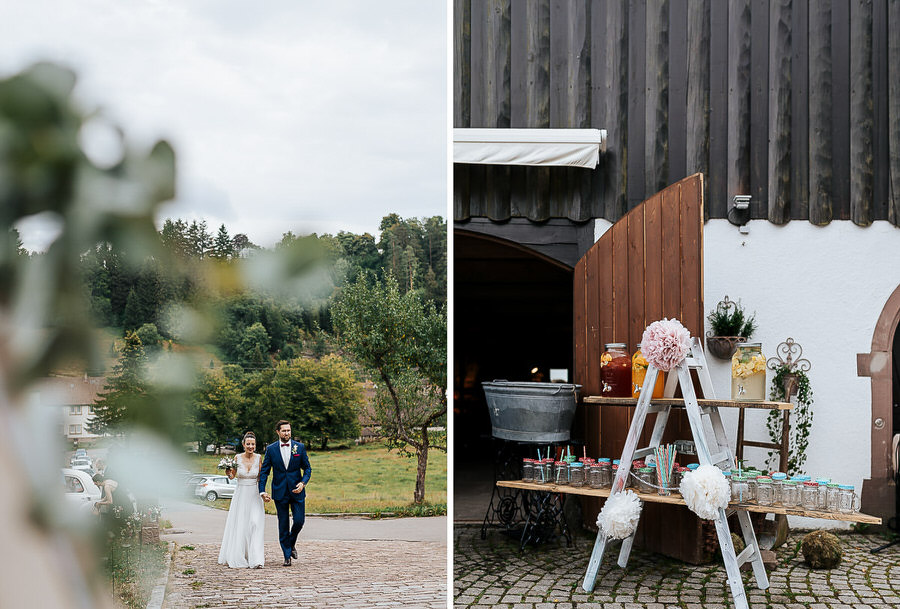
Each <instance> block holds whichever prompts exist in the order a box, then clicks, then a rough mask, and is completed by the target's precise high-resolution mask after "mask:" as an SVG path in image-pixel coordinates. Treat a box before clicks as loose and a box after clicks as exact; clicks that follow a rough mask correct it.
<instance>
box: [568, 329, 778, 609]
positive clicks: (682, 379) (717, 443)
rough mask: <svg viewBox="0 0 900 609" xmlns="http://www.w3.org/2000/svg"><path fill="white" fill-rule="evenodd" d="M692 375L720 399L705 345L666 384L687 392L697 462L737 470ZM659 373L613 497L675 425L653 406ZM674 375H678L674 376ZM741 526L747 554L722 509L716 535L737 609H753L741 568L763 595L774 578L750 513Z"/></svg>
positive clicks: (597, 559)
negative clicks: (647, 424)
mask: <svg viewBox="0 0 900 609" xmlns="http://www.w3.org/2000/svg"><path fill="white" fill-rule="evenodd" d="M691 370H695V371H696V373H697V377H698V379H699V381H700V388H701V389H702V390H703V397H705V398H709V399H714V398H715V392H714V391H713V387H712V380H711V379H710V376H709V367H708V365H707V362H706V356H705V355H704V354H703V348H702V347H701V345H700V341H699V340H698V339H696V338H694V339H692V344H691V349H690V352H689V353H688V355H687V357H685V359H684V361H682V362H681V363H680V364H678V366H676V367H675V368H674V369H673V370H672V371H671V372H670V373H669V378H668V380H667V382H666V389H665V395H667V396H670V397H671V396H672V395H674V393H675V387H676V385H680V386H681V394H682V396H683V397H684V408H685V410H686V411H687V416H688V421H689V422H690V425H691V434H692V435H693V437H694V438H693V439H694V444H695V446H696V449H697V457H698V459H699V460H700V464H701V465H707V464H711V465H716V466H718V467H723V466H724V467H726V468H731V467H734V465H735V461H734V454H733V453H732V451H731V448H730V446H729V444H728V437H727V436H726V434H725V428H724V427H723V426H722V418H721V416H720V415H719V409H718V407H716V406H704V407H702V408H701V407H700V405H699V404H698V402H697V395H696V393H695V392H694V384H693V382H692V381H691V372H690V371H691ZM658 372H659V371H658V369H657V368H656V367H654V366H649V367H648V368H647V375H646V377H645V378H644V386H643V387H642V389H641V393H640V397H639V398H638V402H637V408H636V409H635V412H634V417H633V419H632V421H631V427H630V428H629V429H628V437H627V438H626V439H625V448H624V449H623V451H622V456H621V459H620V461H619V469H618V472H617V474H616V477H615V480H614V481H613V486H612V492H611V495H610V496H612V495H615V494H617V493H621V492H622V491H623V490H624V489H625V482H626V480H627V479H628V476H629V473H630V470H631V462H632V460H633V459H639V458H642V457H645V456H647V455H649V454H652V453H653V449H654V448H656V447H658V446H659V445H660V442H661V441H662V437H663V432H664V431H665V429H666V423H667V422H668V419H669V412H670V411H671V408H672V406H670V405H665V404H657V405H654V404H652V398H651V395H652V393H653V387H654V386H655V384H656V376H657V374H658ZM673 373H674V374H673ZM651 412H655V413H657V416H656V423H655V425H654V426H653V433H652V435H651V437H650V445H649V446H648V447H646V448H641V449H638V448H637V442H638V438H639V437H640V435H641V432H642V431H643V428H644V421H645V419H646V418H647V414H648V413H651ZM704 417H706V418H707V419H708V422H709V424H710V427H711V428H712V432H713V433H712V436H711V437H709V438H708V437H707V432H706V428H705V426H704ZM734 511H735V512H737V516H738V521H739V522H740V526H741V532H742V533H743V537H744V544H745V546H746V547H745V549H744V550H743V551H742V552H741V553H740V554H738V555H735V553H734V544H732V542H731V532H730V531H729V529H728V522H727V514H726V510H724V509H720V510H719V515H718V517H716V519H715V523H716V533H717V534H718V537H719V547H720V548H721V550H722V560H723V561H724V563H725V571H726V572H727V575H728V585H729V587H730V588H731V596H732V598H733V599H734V604H735V607H736V609H748V605H747V595H746V594H745V592H744V584H743V580H742V579H741V571H740V568H741V565H743V564H744V563H746V562H749V563H750V564H751V565H752V567H753V575H754V576H755V578H756V584H757V586H758V587H759V588H760V589H761V590H765V589H766V588H768V587H769V578H768V576H767V575H766V569H765V566H764V565H763V561H762V556H761V555H760V551H759V544H758V543H757V541H756V534H755V533H754V532H753V525H752V524H751V523H750V515H749V513H748V512H747V510H741V509H736V510H734ZM609 541H610V539H609V538H608V537H607V535H606V533H605V532H604V531H603V529H602V527H601V529H600V530H599V531H598V532H597V540H596V542H595V543H594V550H593V552H592V553H591V559H590V561H589V562H588V567H587V573H585V576H584V583H583V584H582V587H583V588H584V589H585V590H586V591H588V592H590V591H592V590H593V589H594V583H595V581H596V579H597V572H598V571H599V570H600V563H601V562H602V561H603V554H604V553H605V552H606V546H607V545H608V543H609ZM633 542H634V534H632V535H631V536H630V537H627V538H626V539H623V540H622V546H621V548H620V550H619V560H618V564H619V566H620V567H622V568H625V567H626V566H627V565H628V557H629V555H630V554H631V546H632V544H633Z"/></svg>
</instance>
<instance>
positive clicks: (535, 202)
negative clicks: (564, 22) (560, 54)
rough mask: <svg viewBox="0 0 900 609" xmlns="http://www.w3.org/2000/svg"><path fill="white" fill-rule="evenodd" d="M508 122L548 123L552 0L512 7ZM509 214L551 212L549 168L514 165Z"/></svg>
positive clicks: (540, 217) (537, 216)
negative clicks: (516, 166) (515, 166)
mask: <svg viewBox="0 0 900 609" xmlns="http://www.w3.org/2000/svg"><path fill="white" fill-rule="evenodd" d="M510 48H511V57H510V77H509V78H510V126H511V127H513V128H530V129H535V128H546V127H549V126H550V0H524V1H522V2H515V3H513V4H512V5H511V6H510ZM510 179H511V180H512V184H513V190H512V192H511V200H510V215H512V216H514V217H516V216H519V217H527V218H531V219H532V220H535V221H538V222H543V221H544V220H547V219H548V218H549V217H550V169H549V168H547V167H518V168H514V169H513V171H512V173H511V175H510Z"/></svg>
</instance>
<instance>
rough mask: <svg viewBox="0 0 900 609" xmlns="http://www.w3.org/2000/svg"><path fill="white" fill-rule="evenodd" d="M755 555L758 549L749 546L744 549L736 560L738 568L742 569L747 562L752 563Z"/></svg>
mask: <svg viewBox="0 0 900 609" xmlns="http://www.w3.org/2000/svg"><path fill="white" fill-rule="evenodd" d="M755 555H756V548H754V547H753V546H747V547H746V548H744V549H743V550H742V551H741V553H740V554H738V555H737V557H736V558H735V560H736V561H737V565H738V567H740V566H741V565H742V564H744V563H745V562H750V561H751V560H753V559H754V558H755Z"/></svg>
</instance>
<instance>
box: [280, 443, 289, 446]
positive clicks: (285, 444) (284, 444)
mask: <svg viewBox="0 0 900 609" xmlns="http://www.w3.org/2000/svg"><path fill="white" fill-rule="evenodd" d="M290 445H291V443H290V442H288V443H287V444H282V446H290Z"/></svg>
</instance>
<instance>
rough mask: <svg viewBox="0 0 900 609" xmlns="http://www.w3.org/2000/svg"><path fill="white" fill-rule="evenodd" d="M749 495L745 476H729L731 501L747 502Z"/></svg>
mask: <svg viewBox="0 0 900 609" xmlns="http://www.w3.org/2000/svg"><path fill="white" fill-rule="evenodd" d="M749 495H750V488H749V487H748V486H747V478H746V477H744V476H741V475H740V474H738V475H736V476H735V475H733V474H732V476H731V501H732V502H733V503H747V501H748V499H749Z"/></svg>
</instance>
